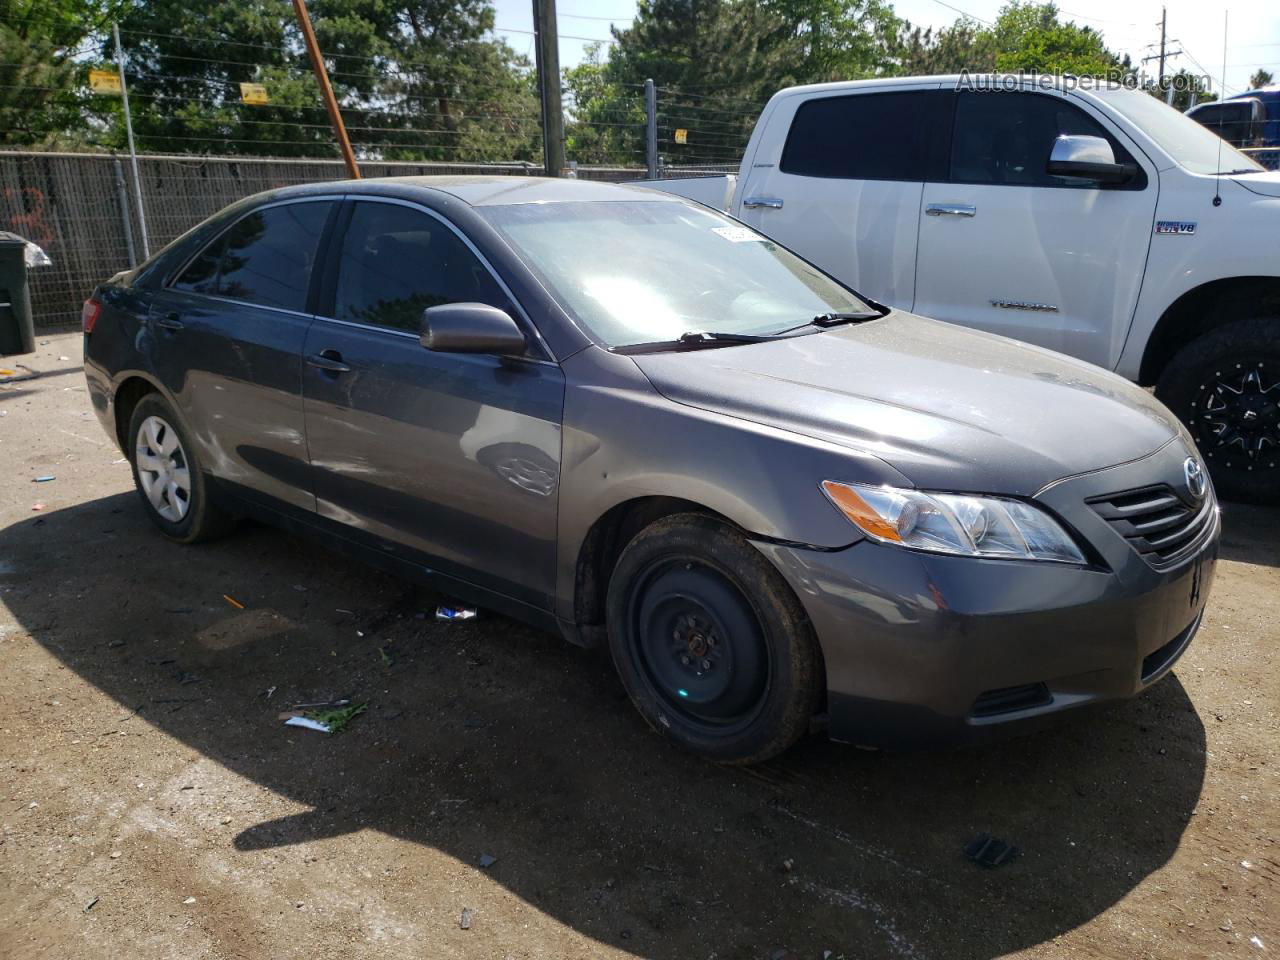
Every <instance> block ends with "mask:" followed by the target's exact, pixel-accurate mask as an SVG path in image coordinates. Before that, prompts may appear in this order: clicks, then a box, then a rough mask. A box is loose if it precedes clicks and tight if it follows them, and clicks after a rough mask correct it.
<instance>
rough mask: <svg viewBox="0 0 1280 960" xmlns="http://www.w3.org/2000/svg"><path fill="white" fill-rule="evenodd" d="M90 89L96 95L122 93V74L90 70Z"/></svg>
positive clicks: (111, 71) (112, 71)
mask: <svg viewBox="0 0 1280 960" xmlns="http://www.w3.org/2000/svg"><path fill="white" fill-rule="evenodd" d="M89 89H90V90H92V91H93V92H94V93H114V94H118V93H119V92H120V74H118V73H116V72H115V71H114V70H90V71H89Z"/></svg>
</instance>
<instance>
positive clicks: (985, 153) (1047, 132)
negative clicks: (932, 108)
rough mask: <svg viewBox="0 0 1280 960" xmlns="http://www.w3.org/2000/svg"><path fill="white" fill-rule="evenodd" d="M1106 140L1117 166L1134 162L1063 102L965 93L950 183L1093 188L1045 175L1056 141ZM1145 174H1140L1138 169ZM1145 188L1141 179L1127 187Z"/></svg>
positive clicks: (1033, 96) (1098, 127)
mask: <svg viewBox="0 0 1280 960" xmlns="http://www.w3.org/2000/svg"><path fill="white" fill-rule="evenodd" d="M1073 134H1074V135H1085V136H1091V137H1102V138H1103V139H1104V140H1106V141H1108V142H1109V143H1110V144H1111V149H1112V150H1114V151H1115V155H1116V160H1117V162H1120V163H1124V162H1126V161H1129V162H1132V160H1133V157H1132V156H1131V155H1130V154H1129V153H1128V152H1127V151H1126V150H1125V149H1124V148H1123V147H1122V146H1121V145H1120V144H1119V143H1117V142H1116V140H1115V138H1114V137H1112V136H1111V135H1110V134H1109V133H1107V131H1106V130H1104V129H1103V128H1102V126H1101V125H1100V124H1099V123H1098V122H1097V121H1096V120H1094V119H1093V118H1092V117H1090V116H1089V115H1088V114H1087V113H1085V112H1084V111H1083V110H1081V109H1080V108H1079V107H1076V106H1074V105H1073V104H1070V103H1067V101H1065V100H1062V99H1061V98H1059V97H1051V96H1046V95H1043V94H1036V93H1017V92H1013V91H1008V92H1005V91H992V92H978V93H961V94H959V95H958V97H957V100H956V120H955V127H954V130H953V133H952V141H951V180H952V181H953V182H957V183H992V184H1005V185H1013V186H1024V187H1027V186H1031V187H1080V186H1084V187H1085V188H1089V187H1090V186H1091V185H1090V184H1088V183H1087V182H1086V183H1083V184H1082V183H1081V181H1079V180H1077V179H1074V178H1067V177H1055V176H1050V175H1049V174H1048V173H1046V172H1045V165H1046V163H1048V160H1049V152H1050V151H1051V150H1052V149H1053V141H1054V140H1056V139H1057V138H1058V137H1060V136H1063V135H1073ZM1139 170H1141V168H1139ZM1135 185H1136V186H1139V187H1141V186H1145V185H1146V179H1145V177H1143V176H1141V174H1140V175H1139V176H1138V177H1136V178H1134V181H1133V182H1132V183H1131V184H1126V186H1130V187H1132V186H1135Z"/></svg>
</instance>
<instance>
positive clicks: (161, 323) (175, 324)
mask: <svg viewBox="0 0 1280 960" xmlns="http://www.w3.org/2000/svg"><path fill="white" fill-rule="evenodd" d="M156 326H157V327H159V328H160V329H161V330H181V329H182V327H183V323H182V321H181V320H179V319H178V315H177V314H176V313H166V314H165V315H164V316H163V317H161V318H160V319H159V320H157V321H156Z"/></svg>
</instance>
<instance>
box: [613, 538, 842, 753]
mask: <svg viewBox="0 0 1280 960" xmlns="http://www.w3.org/2000/svg"><path fill="white" fill-rule="evenodd" d="M608 621H609V647H610V651H611V652H612V654H613V662H614V665H615V666H616V668H617V670H618V675H619V676H620V677H621V678H622V683H623V686H624V687H625V688H626V690H627V693H628V694H629V695H630V697H631V700H632V702H633V703H634V704H635V706H636V709H638V710H639V711H640V713H641V715H642V716H643V717H644V718H645V720H647V721H648V722H649V724H650V726H652V727H653V728H654V729H655V730H657V731H658V732H659V733H660V734H662V735H663V736H664V737H666V738H667V739H668V740H671V741H673V742H674V743H676V744H678V745H679V746H681V747H683V748H685V749H686V750H689V751H691V752H693V753H696V754H698V755H700V756H703V757H706V758H708V759H711V760H715V761H717V762H720V763H733V764H750V763H759V762H761V761H764V760H767V759H769V758H770V757H773V756H776V755H777V754H779V753H781V752H782V751H784V750H786V749H787V748H788V747H790V746H791V745H792V744H794V743H795V742H796V741H797V740H799V739H800V737H802V736H803V735H804V734H805V733H806V731H807V730H808V728H809V722H810V720H811V719H812V717H813V715H814V714H815V713H816V712H817V710H818V709H819V706H820V704H821V700H822V693H823V687H824V683H823V670H822V661H821V656H820V654H819V652H818V645H817V641H816V639H815V637H814V634H813V628H812V626H811V625H810V624H809V621H808V618H807V617H806V616H805V614H804V611H803V610H802V609H801V607H800V603H799V601H798V600H797V599H796V597H795V595H794V594H793V593H792V592H791V589H790V587H788V586H787V584H786V582H785V581H783V580H782V578H781V577H780V576H779V575H778V573H777V571H776V570H774V569H773V567H772V566H770V564H769V563H768V561H767V560H765V558H764V557H763V556H761V554H760V553H759V552H758V551H756V550H755V549H754V548H753V547H752V546H751V544H749V543H748V542H747V540H746V538H745V537H743V536H742V534H740V533H738V532H737V531H736V530H734V529H732V528H731V527H729V526H728V525H726V524H724V523H721V522H719V521H717V520H714V519H712V518H710V517H706V516H702V515H699V514H678V515H675V516H671V517H666V518H664V519H662V520H658V521H657V522H655V523H653V524H652V525H650V526H649V527H646V528H645V529H644V530H643V531H641V532H640V533H639V534H638V535H637V536H636V537H635V538H634V539H633V540H632V541H631V542H630V543H629V544H628V545H627V547H626V549H624V550H623V552H622V556H621V557H620V558H619V560H618V564H617V566H616V567H615V569H614V571H613V575H612V576H611V578H610V581H609V596H608Z"/></svg>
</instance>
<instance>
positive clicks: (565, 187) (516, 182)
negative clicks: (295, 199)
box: [271, 175, 680, 207]
mask: <svg viewBox="0 0 1280 960" xmlns="http://www.w3.org/2000/svg"><path fill="white" fill-rule="evenodd" d="M406 188H407V189H406ZM414 188H420V189H423V190H431V191H434V192H437V193H445V194H448V195H449V196H451V197H454V198H455V199H458V200H461V201H462V202H463V203H465V204H467V205H469V206H473V207H493V206H507V205H511V204H520V203H566V202H573V201H584V200H590V201H621V200H650V201H674V202H680V198H679V197H676V196H673V195H671V194H666V193H660V192H658V191H656V190H645V189H642V188H640V187H632V186H627V185H626V184H620V183H609V182H606V181H599V180H574V179H555V178H553V177H537V176H524V175H511V176H495V175H489V176H484V175H480V176H465V177H464V176H436V177H429V176H422V177H371V178H369V179H367V180H340V181H335V182H331V183H324V184H316V183H309V184H300V185H298V186H294V187H285V188H283V189H280V190H276V191H272V193H271V197H272V199H284V198H286V197H289V196H296V195H299V194H303V195H305V194H314V193H317V192H327V193H333V192H335V191H339V190H340V191H341V192H343V193H347V194H361V193H367V194H373V195H378V194H384V195H385V194H388V193H393V194H395V195H396V196H401V197H403V196H405V195H406V194H411V193H412V192H413V191H414Z"/></svg>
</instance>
